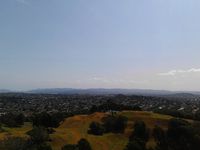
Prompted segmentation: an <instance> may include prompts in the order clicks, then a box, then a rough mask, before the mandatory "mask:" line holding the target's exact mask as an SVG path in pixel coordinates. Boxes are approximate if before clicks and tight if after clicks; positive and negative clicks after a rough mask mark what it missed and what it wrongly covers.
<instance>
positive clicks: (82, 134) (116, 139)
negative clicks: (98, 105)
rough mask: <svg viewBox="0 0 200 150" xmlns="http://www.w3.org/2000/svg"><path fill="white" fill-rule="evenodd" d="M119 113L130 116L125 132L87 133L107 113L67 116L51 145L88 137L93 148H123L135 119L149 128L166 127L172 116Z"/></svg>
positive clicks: (111, 149) (56, 146)
mask: <svg viewBox="0 0 200 150" xmlns="http://www.w3.org/2000/svg"><path fill="white" fill-rule="evenodd" d="M118 114H120V115H123V116H126V117H127V118H128V120H129V121H128V126H127V128H126V130H125V133H124V134H113V133H109V134H104V135H103V136H94V135H89V134H87V130H88V127H89V124H90V123H91V122H92V121H98V122H100V121H101V119H102V117H105V116H106V115H108V114H106V113H94V114H91V115H77V116H74V117H70V118H67V119H66V120H65V121H64V122H63V123H62V124H61V125H60V127H58V128H57V129H55V130H56V132H55V133H54V134H52V135H51V139H52V142H51V145H52V147H53V149H54V150H60V149H61V147H62V146H63V145H65V144H75V143H77V141H78V140H79V139H80V138H86V139H87V140H88V141H89V142H90V144H91V146H92V148H93V150H123V149H124V148H125V146H126V144H127V142H128V137H129V136H130V133H131V132H132V127H133V124H134V122H135V121H137V120H143V121H144V122H145V123H146V125H147V126H148V128H149V129H152V128H153V127H154V126H155V125H159V126H161V127H162V128H164V129H166V128H167V124H168V121H169V119H170V118H172V117H171V116H167V115H160V114H155V113H150V112H135V111H123V112H119V113H118ZM148 146H154V141H153V140H152V139H150V141H149V142H148Z"/></svg>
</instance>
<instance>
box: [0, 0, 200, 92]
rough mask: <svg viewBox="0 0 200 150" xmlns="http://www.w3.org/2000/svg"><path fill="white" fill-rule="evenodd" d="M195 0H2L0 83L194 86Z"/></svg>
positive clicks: (198, 63)
mask: <svg viewBox="0 0 200 150" xmlns="http://www.w3.org/2000/svg"><path fill="white" fill-rule="evenodd" d="M198 18H200V1H198V0H190V1H188V0H168V1H165V0H159V1H158V0H148V1H147V0H126V1H122V0H109V1H107V0H101V1H98V0H67V1H66V0H59V1H58V0H38V1H36V0H2V1H0V19H1V23H0V89H11V90H30V89H36V88H66V87H70V88H84V89H87V88H123V89H154V90H170V91H200V86H199V85H200V59H199V56H200V50H199V49H200V44H199V39H200V20H199V19H198Z"/></svg>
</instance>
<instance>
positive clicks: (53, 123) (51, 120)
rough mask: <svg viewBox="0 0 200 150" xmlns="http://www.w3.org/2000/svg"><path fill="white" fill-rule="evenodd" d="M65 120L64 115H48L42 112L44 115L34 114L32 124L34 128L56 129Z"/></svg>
mask: <svg viewBox="0 0 200 150" xmlns="http://www.w3.org/2000/svg"><path fill="white" fill-rule="evenodd" d="M64 118H65V115H64V114H63V113H53V114H48V113H46V112H42V113H38V114H34V115H33V117H32V122H33V125H34V126H43V127H46V128H48V127H53V128H56V127H58V126H59V125H60V122H61V121H63V120H64Z"/></svg>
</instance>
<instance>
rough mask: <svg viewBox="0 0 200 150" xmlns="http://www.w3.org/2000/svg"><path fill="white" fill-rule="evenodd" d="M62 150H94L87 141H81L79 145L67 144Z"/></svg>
mask: <svg viewBox="0 0 200 150" xmlns="http://www.w3.org/2000/svg"><path fill="white" fill-rule="evenodd" d="M62 150H92V148H91V146H90V143H89V142H88V141H87V140H86V139H83V138H82V139H80V140H79V141H78V143H77V144H67V145H65V146H64V147H62Z"/></svg>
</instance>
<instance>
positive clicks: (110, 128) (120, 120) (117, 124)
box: [88, 115, 127, 135]
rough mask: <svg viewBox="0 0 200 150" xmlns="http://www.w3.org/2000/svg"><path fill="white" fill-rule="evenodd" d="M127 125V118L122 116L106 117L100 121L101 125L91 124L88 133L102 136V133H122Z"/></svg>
mask: <svg viewBox="0 0 200 150" xmlns="http://www.w3.org/2000/svg"><path fill="white" fill-rule="evenodd" d="M126 125H127V118H126V117H124V116H111V115H109V116H107V117H104V118H103V119H102V123H98V122H92V123H91V124H90V126H89V130H88V133H89V134H94V135H103V134H104V133H109V132H112V133H123V132H124V129H125V128H126Z"/></svg>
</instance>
